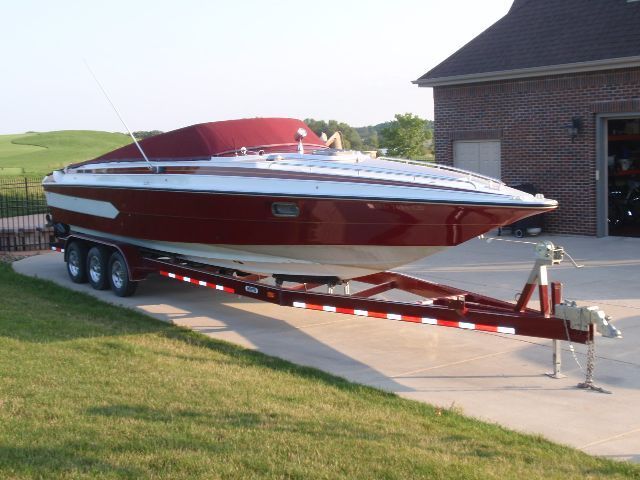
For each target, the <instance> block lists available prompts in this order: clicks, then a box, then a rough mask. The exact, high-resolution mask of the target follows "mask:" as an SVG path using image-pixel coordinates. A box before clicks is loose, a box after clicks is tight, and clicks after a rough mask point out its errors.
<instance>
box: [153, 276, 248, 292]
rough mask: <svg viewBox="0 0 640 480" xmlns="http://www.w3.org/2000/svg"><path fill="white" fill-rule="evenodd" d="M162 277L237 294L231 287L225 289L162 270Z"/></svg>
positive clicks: (221, 286)
mask: <svg viewBox="0 0 640 480" xmlns="http://www.w3.org/2000/svg"><path fill="white" fill-rule="evenodd" d="M160 275H162V276H163V277H169V278H174V279H176V280H182V281H183V282H187V283H192V284H194V285H199V286H201V287H208V288H213V289H215V290H220V291H222V292H227V293H236V291H235V290H234V289H233V288H231V287H225V286H224V285H217V284H215V283H209V282H205V281H203V280H196V279H195V278H191V277H185V276H183V275H178V274H176V273H171V272H165V271H164V270H160Z"/></svg>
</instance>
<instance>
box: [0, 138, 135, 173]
mask: <svg viewBox="0 0 640 480" xmlns="http://www.w3.org/2000/svg"><path fill="white" fill-rule="evenodd" d="M129 143H131V138H130V137H129V136H128V135H125V134H122V133H110V132H96V131H92V130H64V131H59V132H43V133H35V132H30V133H24V134H18V135H0V175H3V174H4V175H16V174H18V175H19V174H23V173H24V174H34V175H44V174H46V173H48V172H50V171H51V170H54V169H56V168H60V167H64V166H65V165H68V164H70V163H74V162H79V161H82V160H88V159H91V158H95V157H97V156H99V155H101V154H103V153H106V152H109V151H111V150H114V149H116V148H118V147H122V146H123V145H127V144H129Z"/></svg>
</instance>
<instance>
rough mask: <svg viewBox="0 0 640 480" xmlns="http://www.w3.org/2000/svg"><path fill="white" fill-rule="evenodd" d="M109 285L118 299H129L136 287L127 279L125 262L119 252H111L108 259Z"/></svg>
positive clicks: (136, 283) (127, 271)
mask: <svg viewBox="0 0 640 480" xmlns="http://www.w3.org/2000/svg"><path fill="white" fill-rule="evenodd" d="M109 285H110V287H111V290H112V291H113V293H115V294H116V295H117V296H118V297H130V296H131V295H133V294H134V293H135V291H136V288H137V286H138V282H133V281H131V280H130V279H129V269H128V267H127V262H126V261H125V259H124V257H123V256H122V254H121V253H120V252H113V253H112V254H111V257H110V258H109Z"/></svg>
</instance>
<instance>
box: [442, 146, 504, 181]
mask: <svg viewBox="0 0 640 480" xmlns="http://www.w3.org/2000/svg"><path fill="white" fill-rule="evenodd" d="M453 165H454V166H455V167H457V168H462V169H464V170H471V171H472V172H476V173H480V174H481V175H486V176H488V177H493V178H498V179H499V178H500V177H501V174H500V141H498V140H482V141H457V142H453Z"/></svg>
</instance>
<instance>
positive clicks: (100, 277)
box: [87, 246, 109, 290]
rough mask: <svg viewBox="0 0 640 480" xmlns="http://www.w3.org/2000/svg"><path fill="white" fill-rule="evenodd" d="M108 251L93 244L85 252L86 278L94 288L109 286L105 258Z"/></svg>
mask: <svg viewBox="0 0 640 480" xmlns="http://www.w3.org/2000/svg"><path fill="white" fill-rule="evenodd" d="M108 258H109V251H108V250H107V249H106V248H105V247H101V246H94V247H91V249H89V253H87V280H89V284H90V285H91V286H92V287H93V288H94V289H95V290H105V289H106V288H108V287H109V282H108V280H107V260H108Z"/></svg>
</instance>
